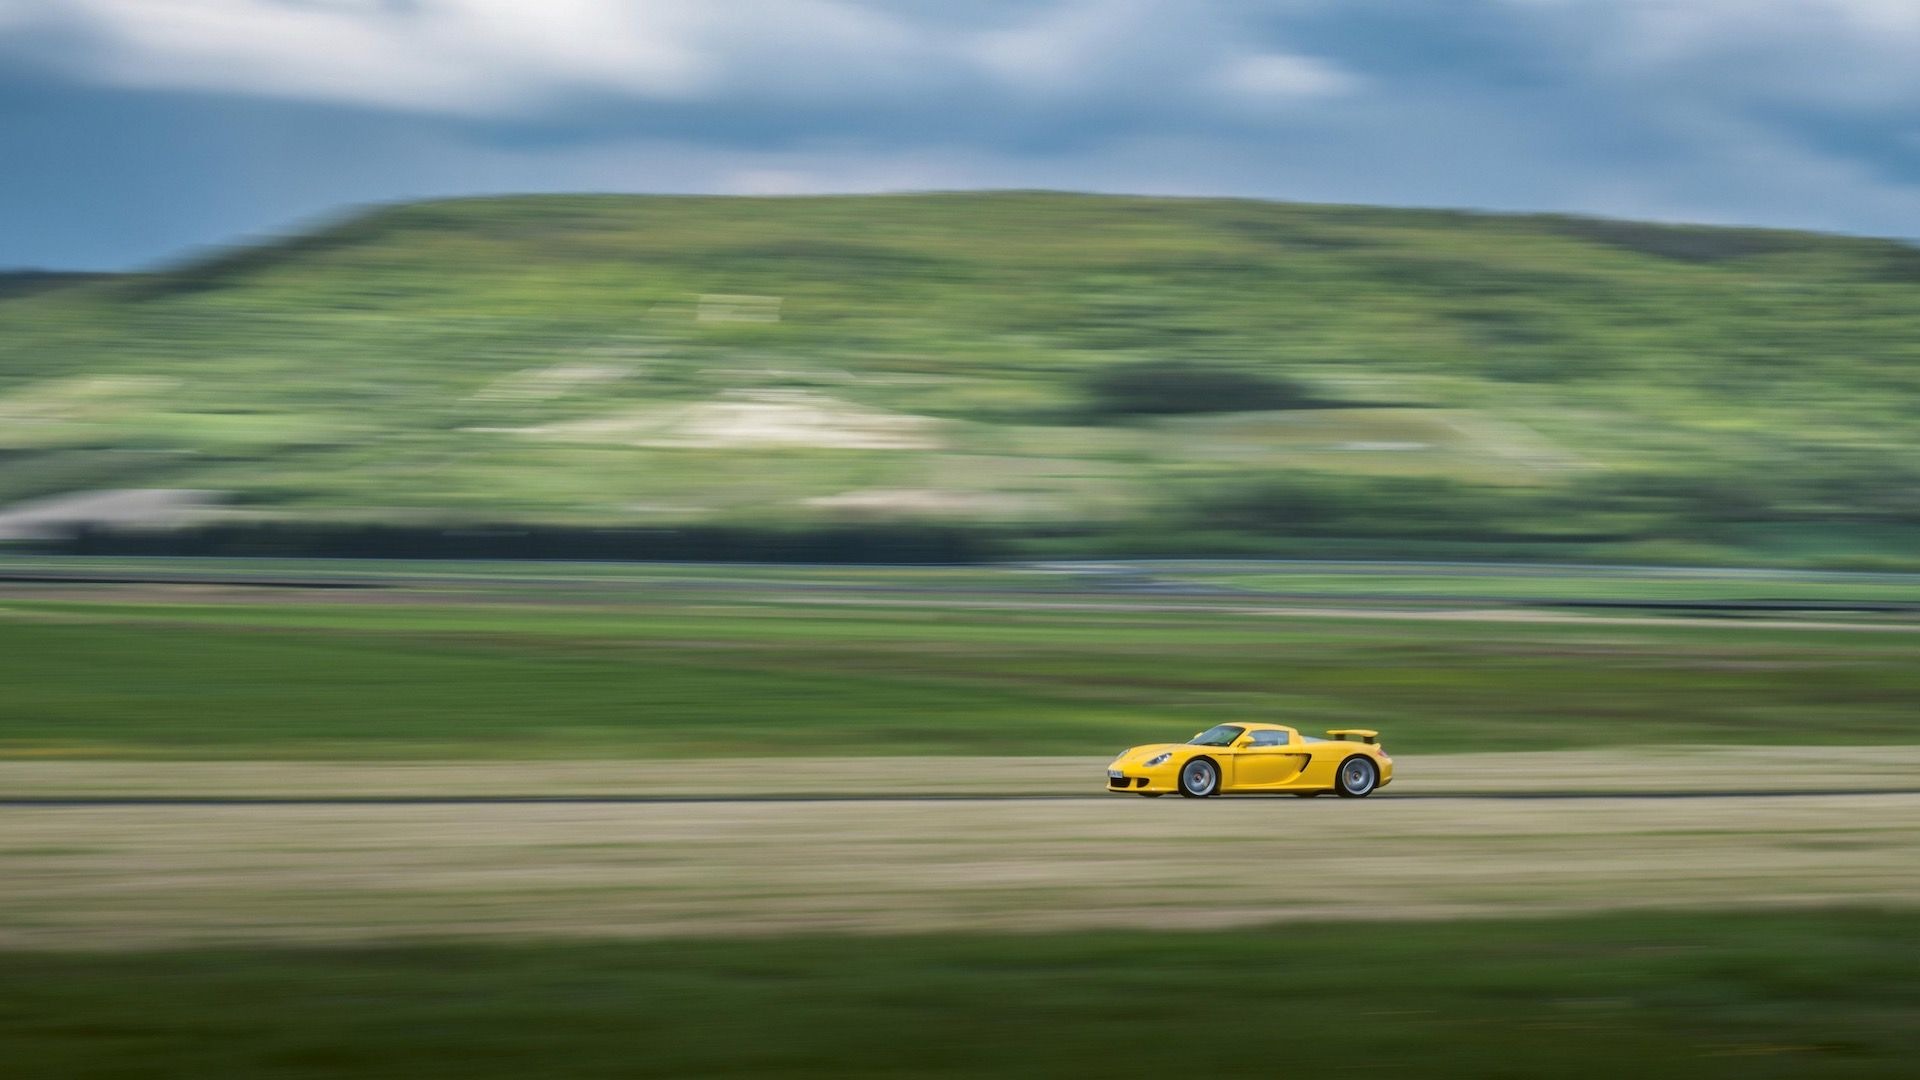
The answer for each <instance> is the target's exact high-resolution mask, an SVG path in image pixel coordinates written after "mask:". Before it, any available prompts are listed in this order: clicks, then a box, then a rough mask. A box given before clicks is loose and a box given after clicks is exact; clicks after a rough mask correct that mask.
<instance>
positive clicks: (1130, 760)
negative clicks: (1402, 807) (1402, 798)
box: [1107, 723, 1393, 795]
mask: <svg viewBox="0 0 1920 1080" xmlns="http://www.w3.org/2000/svg"><path fill="white" fill-rule="evenodd" d="M1223 728H1238V729H1240V732H1239V734H1238V735H1236V736H1234V737H1233V738H1232V741H1231V742H1230V743H1228V744H1227V745H1223V746H1210V745H1200V744H1196V743H1190V742H1187V743H1149V744H1148V745H1146V746H1135V747H1132V748H1131V749H1128V750H1125V751H1122V752H1121V753H1120V755H1119V756H1118V757H1116V758H1114V759H1113V762H1112V764H1110V765H1108V766H1107V790H1108V791H1110V792H1113V793H1115V794H1125V795H1173V794H1179V793H1181V792H1180V774H1181V770H1183V769H1185V768H1186V767H1187V765H1188V763H1190V762H1192V761H1193V760H1195V759H1196V758H1206V759H1207V760H1208V761H1210V762H1212V763H1213V764H1214V766H1215V767H1216V768H1217V770H1218V784H1217V786H1216V788H1215V789H1214V790H1213V791H1210V792H1207V794H1211V795H1255V794H1261V793H1285V794H1294V795H1317V794H1320V793H1322V792H1335V793H1342V794H1356V792H1352V791H1347V792H1342V791H1341V787H1340V784H1341V781H1340V770H1341V766H1342V765H1344V764H1346V763H1347V762H1348V761H1350V760H1352V759H1354V758H1364V759H1366V760H1367V761H1368V762H1370V763H1371V764H1372V765H1373V769H1374V774H1375V777H1376V779H1375V781H1374V783H1373V784H1372V785H1370V786H1368V787H1367V788H1366V790H1365V791H1360V792H1357V794H1363V795H1364V794H1371V793H1372V792H1373V791H1376V790H1378V789H1380V788H1383V787H1386V786H1387V785H1388V784H1389V783H1391V782H1392V781H1393V759H1392V758H1391V757H1388V756H1387V752H1386V750H1385V749H1384V748H1382V747H1381V746H1380V744H1379V734H1378V733H1377V732H1374V731H1371V730H1366V729H1361V728H1343V729H1339V730H1337V731H1331V732H1328V735H1329V736H1332V737H1330V738H1324V739H1321V738H1314V737H1312V736H1305V735H1302V734H1300V732H1299V731H1298V730H1297V729H1295V728H1291V727H1287V726H1285V725H1283V724H1256V723H1246V724H1226V725H1221V727H1220V728H1215V729H1212V730H1213V731H1220V730H1222V729H1223ZM1201 734H1202V735H1205V734H1208V732H1202V733H1201ZM1199 737H1200V736H1195V738H1199Z"/></svg>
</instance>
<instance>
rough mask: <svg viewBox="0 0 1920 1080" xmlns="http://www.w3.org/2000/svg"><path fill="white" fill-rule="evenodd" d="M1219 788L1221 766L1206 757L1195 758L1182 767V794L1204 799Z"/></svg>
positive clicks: (1190, 797) (1191, 797)
mask: <svg viewBox="0 0 1920 1080" xmlns="http://www.w3.org/2000/svg"><path fill="white" fill-rule="evenodd" d="M1219 790H1220V766H1218V765H1215V764H1214V763H1213V762H1211V761H1209V760H1207V759H1206V758H1194V759H1193V760H1192V761H1189V762H1187V763H1186V764H1185V765H1183V766H1181V767H1180V794H1182V795H1185V796H1186V797H1187V798H1189V799H1204V798H1206V797H1207V796H1209V795H1212V794H1214V793H1215V792H1217V791H1219Z"/></svg>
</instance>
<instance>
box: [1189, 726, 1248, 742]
mask: <svg viewBox="0 0 1920 1080" xmlns="http://www.w3.org/2000/svg"><path fill="white" fill-rule="evenodd" d="M1245 730H1247V729H1246V728H1243V727H1235V726H1233V725H1232V724H1221V725H1220V726H1218V727H1210V728H1208V729H1207V730H1205V731H1203V732H1201V733H1200V734H1198V735H1195V736H1194V737H1193V738H1191V739H1188V740H1187V745H1188V746H1232V745H1233V740H1235V739H1237V738H1239V737H1240V733H1241V732H1243V731H1245Z"/></svg>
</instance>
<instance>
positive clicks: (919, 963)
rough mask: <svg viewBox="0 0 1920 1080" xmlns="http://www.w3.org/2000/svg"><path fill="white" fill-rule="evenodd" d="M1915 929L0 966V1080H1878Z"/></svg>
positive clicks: (204, 957) (1644, 923)
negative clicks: (1125, 1079)
mask: <svg viewBox="0 0 1920 1080" xmlns="http://www.w3.org/2000/svg"><path fill="white" fill-rule="evenodd" d="M1915 956H1920V914H1913V913H1885V912H1814V913H1793V914H1759V915H1725V914H1709V915H1638V916H1613V917H1601V918H1581V919H1567V920H1538V921H1520V922H1506V923H1495V922H1455V923H1422V924H1380V923H1357V924H1352V925H1347V926H1339V925H1327V924H1319V925H1313V926H1307V927H1300V928H1286V927H1280V928H1275V929H1270V930H1262V931H1242V932H1224V933H1175V932H1169V933H1162V934H1149V933H1106V934H1076V935H1059V936H1039V935H1036V936H991V937H987V936H982V937H965V938H956V937H910V938H854V937H849V938H818V937H815V938H806V939H785V938H765V939H741V940H732V941H684V942H673V941H667V942H641V943H604V942H593V943H569V944H519V945H466V946H432V947H386V948H355V949H342V950H321V949H314V950H281V951H264V950H249V951H240V950H234V951H195V952H174V953H153V954H113V953H101V954H44V953H35V954H20V953H15V954H0V1075H5V1076H6V1077H8V1080H43V1078H46V1080H51V1078H60V1080H73V1078H85V1077H108V1076H114V1077H121V1076H125V1077H132V1076H139V1077H154V1078H171V1077H181V1078H188V1077H192V1078H200V1077H210V1076H221V1077H234V1076H244V1077H287V1078H294V1077H323V1076H343V1075H353V1076H361V1077H366V1076H372V1077H396V1078H397V1077H405V1078H409V1080H418V1078H425V1077H461V1078H471V1080H486V1078H492V1077H501V1078H506V1077H514V1078H519V1077H528V1076H542V1077H667V1076H807V1077H909V1076H912V1077H921V1076H1090V1075H1105V1076H1142V1075H1162V1076H1182V1077H1221V1076H1260V1077H1269V1076H1276V1075H1292V1076H1345V1075H1360V1076H1365V1075H1391V1074H1398V1075H1401V1076H1420V1077H1454V1076H1457V1077H1475V1078H1484V1077H1529V1078H1531V1077H1539V1076H1558V1077H1594V1078H1608V1080H1612V1078H1616V1077H1623V1076H1635V1077H1667V1076H1672V1077H1687V1078H1689V1080H1699V1078H1703V1077H1798V1076H1809V1075H1819V1076H1823V1077H1881V1076H1884V1077H1894V1076H1902V1077H1905V1076H1912V1075H1913V1069H1914V1063H1915V1062H1916V1061H1920V964H1916V963H1915V962H1914V957H1915Z"/></svg>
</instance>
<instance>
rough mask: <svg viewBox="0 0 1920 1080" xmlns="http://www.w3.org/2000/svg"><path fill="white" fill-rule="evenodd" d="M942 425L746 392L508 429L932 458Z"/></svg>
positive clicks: (635, 441)
mask: <svg viewBox="0 0 1920 1080" xmlns="http://www.w3.org/2000/svg"><path fill="white" fill-rule="evenodd" d="M938 426H939V421H937V420H935V419H933V418H932V417H928V416H916V415H913V414H910V413H893V412H886V411H883V410H880V409H871V408H867V407H865V406H861V405H854V404H852V403H850V402H846V401H841V400H839V399H838V398H832V397H828V396H826V395H825V394H819V393H815V392H813V391H810V390H741V391H735V392H733V393H729V394H726V395H724V396H722V397H720V398H718V399H715V400H713V401H704V402H700V403H698V404H694V405H681V406H651V407H646V408H640V409H632V410H627V411H624V412H618V413H613V414H611V415H606V416H596V417H587V418H585V419H581V420H567V421H562V422H559V423H553V424H541V425H539V426H537V427H527V428H512V429H507V430H510V431H512V432H513V433H514V434H518V435H530V436H535V437H543V438H551V439H564V440H569V441H583V442H611V443H620V444H624V445H628V446H648V447H688V448H708V449H753V448H780V447H786V448H803V447H804V448H819V449H834V450H928V449H933V448H935V447H937V446H938V445H939V443H938V441H937V439H936V438H935V433H936V430H937V428H938Z"/></svg>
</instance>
